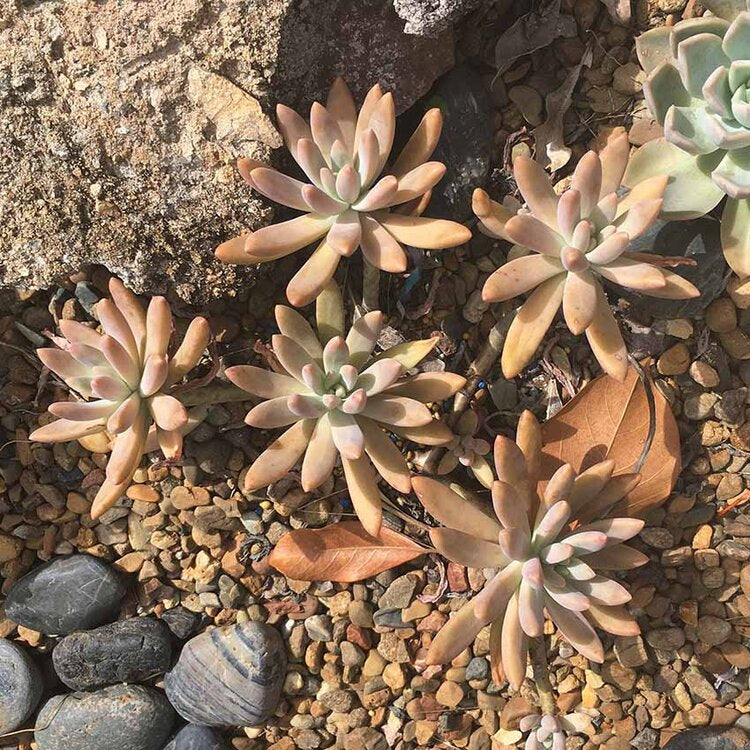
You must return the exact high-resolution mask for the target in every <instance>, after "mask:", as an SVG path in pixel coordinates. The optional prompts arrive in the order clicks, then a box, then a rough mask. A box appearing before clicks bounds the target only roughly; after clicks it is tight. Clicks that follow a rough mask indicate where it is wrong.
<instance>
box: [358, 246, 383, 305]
mask: <svg viewBox="0 0 750 750" xmlns="http://www.w3.org/2000/svg"><path fill="white" fill-rule="evenodd" d="M362 307H363V308H364V312H366V313H367V312H370V311H372V310H379V309H380V269H379V268H376V267H375V266H373V265H372V263H370V261H369V260H367V258H365V257H363V258H362Z"/></svg>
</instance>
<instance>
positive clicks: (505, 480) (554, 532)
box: [412, 411, 648, 689]
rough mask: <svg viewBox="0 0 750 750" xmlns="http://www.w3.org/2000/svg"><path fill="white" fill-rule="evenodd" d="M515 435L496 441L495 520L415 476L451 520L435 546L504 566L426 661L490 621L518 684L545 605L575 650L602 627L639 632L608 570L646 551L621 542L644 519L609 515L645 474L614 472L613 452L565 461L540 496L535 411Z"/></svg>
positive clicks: (454, 650) (635, 561) (638, 559)
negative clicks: (578, 465)
mask: <svg viewBox="0 0 750 750" xmlns="http://www.w3.org/2000/svg"><path fill="white" fill-rule="evenodd" d="M516 441H517V442H513V441H512V440H510V439H508V438H505V437H502V436H500V437H498V438H497V439H496V441H495V446H494V459H495V469H496V471H497V474H498V477H499V479H498V480H496V481H495V482H494V483H493V485H492V504H493V507H494V511H495V516H496V518H497V520H495V519H494V518H492V517H491V516H490V515H488V514H487V513H485V512H484V511H483V510H482V509H480V508H478V507H477V506H476V505H475V504H472V503H471V502H469V501H468V500H465V499H462V498H461V497H460V496H459V495H458V494H456V493H455V492H453V491H452V490H451V489H449V488H448V487H446V486H445V485H443V484H441V483H440V482H438V481H437V480H434V479H429V478H427V477H414V478H413V480H412V482H413V486H414V491H415V492H416V493H417V496H418V497H419V499H420V501H421V502H422V504H423V505H424V506H425V508H427V510H428V511H429V512H430V513H431V514H432V515H433V516H434V517H435V518H436V519H437V520H438V521H440V522H441V523H442V524H444V525H443V527H438V528H435V529H432V531H431V532H430V537H431V539H432V543H433V545H434V546H435V547H436V549H437V550H438V551H439V552H440V553H441V554H443V555H444V556H445V557H447V558H449V559H450V560H453V561H454V562H456V563H459V564H461V565H466V566H468V567H474V568H497V569H499V570H498V572H497V574H496V575H495V576H494V578H492V579H491V580H489V581H488V582H487V583H486V584H485V586H484V588H483V589H482V591H481V592H480V593H479V594H477V596H475V597H474V598H473V599H472V600H471V601H470V602H469V603H468V604H466V605H465V606H464V607H463V608H462V609H461V610H460V611H459V612H458V613H457V614H456V615H455V616H454V617H453V618H451V619H450V620H449V621H448V623H447V624H446V625H444V626H443V628H442V629H441V630H440V631H439V632H438V634H437V636H436V638H435V640H434V641H433V642H432V644H431V646H430V649H429V652H428V654H427V663H428V664H445V663H447V662H449V661H451V660H452V659H454V658H455V657H456V656H457V655H458V654H459V653H461V651H463V649H465V648H466V647H467V646H469V645H470V644H471V643H472V642H473V640H474V638H476V636H477V634H478V633H479V631H480V630H481V629H482V628H483V627H485V626H486V625H489V624H492V627H491V635H490V643H491V653H490V658H491V660H492V664H493V668H494V669H495V673H496V674H497V675H502V674H504V675H505V677H506V678H507V680H508V682H509V683H510V685H511V686H512V687H513V688H514V689H518V688H519V687H520V685H521V683H522V682H523V680H524V676H525V674H526V657H527V652H528V646H529V638H536V637H539V636H541V635H542V633H543V628H544V618H545V612H546V615H547V616H548V617H549V619H550V620H552V622H553V623H554V624H555V625H556V626H557V628H558V630H559V631H560V632H561V633H562V635H563V636H564V637H565V638H566V639H567V640H568V641H569V642H570V644H571V645H572V646H573V647H574V648H575V649H576V650H577V651H579V652H580V653H581V654H582V655H583V656H585V657H587V658H588V659H591V660H592V661H596V662H601V661H603V658H604V652H603V648H602V644H601V641H600V640H599V637H598V636H597V634H596V632H595V630H594V627H599V628H601V629H603V630H606V631H607V632H609V633H613V634H616V635H635V634H637V633H639V632H640V631H639V628H638V624H637V623H636V621H635V619H634V618H633V617H632V615H630V614H629V613H628V611H627V610H626V609H625V607H624V606H623V605H624V604H625V603H626V602H627V601H629V600H630V594H629V593H628V592H627V590H626V589H625V588H624V587H623V586H622V585H620V584H619V583H617V581H614V580H612V579H611V578H608V577H607V576H606V575H604V574H603V573H606V572H608V571H622V570H627V569H630V568H634V567H637V566H639V565H642V564H644V563H645V562H646V561H647V559H648V558H647V557H646V556H645V555H643V554H642V553H641V552H639V551H637V550H635V549H633V548H631V547H629V546H627V545H626V544H623V542H625V541H627V540H628V539H630V538H631V537H633V536H635V535H636V534H637V533H638V532H639V531H640V530H641V529H642V528H643V521H641V520H638V519H633V518H606V517H605V516H606V514H607V512H608V511H609V510H610V509H611V508H612V507H613V506H614V504H615V503H616V502H617V501H618V500H620V499H621V498H622V497H624V496H625V495H626V494H627V493H628V492H630V491H631V490H632V489H633V488H634V487H635V486H636V485H637V484H638V481H639V479H640V477H639V475H638V474H622V475H618V476H614V477H613V476H612V472H613V469H614V462H613V461H611V460H608V461H602V462H601V463H598V464H595V465H593V466H591V467H590V468H589V469H587V470H586V471H584V472H583V473H581V475H580V476H576V473H575V472H574V471H573V469H572V468H571V467H570V466H569V465H567V464H565V465H563V466H562V467H561V468H560V469H558V471H557V472H555V474H554V475H553V476H552V477H551V479H550V480H549V482H548V483H547V485H546V488H545V489H544V491H543V493H542V495H541V497H540V495H539V494H538V491H537V482H538V480H539V477H540V466H541V430H540V427H539V424H538V422H537V421H536V419H535V418H534V416H533V415H532V414H531V413H530V412H528V411H527V412H524V413H523V414H522V415H521V418H520V420H519V423H518V433H517V437H516ZM593 519H601V520H593Z"/></svg>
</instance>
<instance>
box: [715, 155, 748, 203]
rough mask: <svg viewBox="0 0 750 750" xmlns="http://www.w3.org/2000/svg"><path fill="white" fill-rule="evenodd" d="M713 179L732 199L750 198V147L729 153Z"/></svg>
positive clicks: (717, 168) (716, 170)
mask: <svg viewBox="0 0 750 750" xmlns="http://www.w3.org/2000/svg"><path fill="white" fill-rule="evenodd" d="M711 177H712V178H713V180H714V182H715V183H716V184H717V185H719V187H721V189H722V190H723V191H724V192H725V193H726V194H727V195H728V196H729V197H730V198H736V199H743V198H750V146H748V147H747V148H739V149H737V150H736V151H727V153H726V156H725V157H724V158H723V159H722V160H721V162H720V163H719V166H718V167H716V169H714V171H713V173H712V174H711Z"/></svg>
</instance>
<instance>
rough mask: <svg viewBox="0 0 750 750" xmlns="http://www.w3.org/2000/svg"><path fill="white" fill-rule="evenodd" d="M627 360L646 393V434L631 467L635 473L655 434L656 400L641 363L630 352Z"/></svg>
mask: <svg viewBox="0 0 750 750" xmlns="http://www.w3.org/2000/svg"><path fill="white" fill-rule="evenodd" d="M628 360H629V361H630V364H631V365H632V366H633V369H634V370H635V371H636V372H637V373H638V377H639V378H640V381H641V383H642V384H643V390H644V392H645V394H646V403H647V404H648V434H647V435H646V441H645V442H644V443H643V450H641V455H640V456H639V457H638V461H636V464H635V466H634V467H633V471H634V472H636V473H637V472H639V471H640V470H641V469H642V468H643V464H644V463H645V461H646V456H648V452H649V451H650V450H651V444H652V443H653V442H654V436H655V435H656V401H655V400H654V391H653V388H654V386H653V383H652V382H651V378H650V377H649V376H648V374H647V373H646V371H645V370H644V369H643V365H642V364H641V363H640V362H639V361H638V360H637V359H636V358H635V357H634V356H632V355H631V354H628Z"/></svg>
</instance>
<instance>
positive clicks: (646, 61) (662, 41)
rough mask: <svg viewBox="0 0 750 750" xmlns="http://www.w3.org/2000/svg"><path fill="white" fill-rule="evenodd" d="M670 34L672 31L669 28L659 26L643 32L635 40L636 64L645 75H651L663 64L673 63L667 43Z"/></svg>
mask: <svg viewBox="0 0 750 750" xmlns="http://www.w3.org/2000/svg"><path fill="white" fill-rule="evenodd" d="M671 33H672V29H671V28H670V27H669V26H660V27H659V28H656V29H651V30H650V31H646V32H644V33H643V34H641V35H640V36H638V38H637V39H636V40H635V51H636V52H637V53H638V62H640V64H641V67H642V68H643V69H644V70H645V71H646V73H651V71H652V70H656V68H658V67H659V66H660V65H662V64H663V63H668V62H672V61H673V59H674V58H673V57H672V48H671V45H670V42H669V37H670V35H671Z"/></svg>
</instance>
